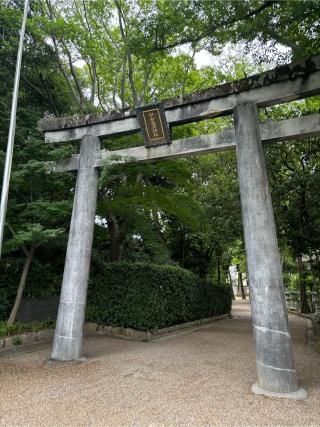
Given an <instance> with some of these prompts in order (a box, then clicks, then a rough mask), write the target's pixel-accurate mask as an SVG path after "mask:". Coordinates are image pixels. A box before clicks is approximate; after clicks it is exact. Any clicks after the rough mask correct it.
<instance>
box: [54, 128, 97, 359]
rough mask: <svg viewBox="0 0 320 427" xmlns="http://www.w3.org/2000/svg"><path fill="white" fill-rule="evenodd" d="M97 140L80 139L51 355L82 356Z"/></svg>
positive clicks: (94, 200) (91, 138) (93, 212)
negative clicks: (75, 181)
mask: <svg viewBox="0 0 320 427" xmlns="http://www.w3.org/2000/svg"><path fill="white" fill-rule="evenodd" d="M99 150H100V140H99V138H97V137H94V136H89V135H86V136H84V137H83V138H82V140H81V148H80V158H79V165H78V175H77V183H76V189H75V196H74V202H73V210H72V218H71V224H70V232H69V240H68V247H67V254H66V261H65V267H64V274H63V282H62V289H61V296H60V304H59V311H58V318H57V325H56V329H55V333H54V339H53V349H52V354H51V358H52V359H53V360H59V361H72V360H78V359H79V358H80V356H81V349H82V338H83V323H84V318H85V309H86V299H87V287H88V277H89V269H90V261H91V250H92V240H93V231H94V219H95V211H96V202H97V192H98V170H97V169H96V168H95V160H96V153H97V152H98V151H99Z"/></svg>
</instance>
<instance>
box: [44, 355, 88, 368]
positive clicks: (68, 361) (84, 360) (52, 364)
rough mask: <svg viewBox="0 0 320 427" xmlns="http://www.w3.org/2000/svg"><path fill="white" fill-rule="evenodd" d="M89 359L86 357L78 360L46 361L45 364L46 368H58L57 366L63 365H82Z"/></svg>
mask: <svg viewBox="0 0 320 427" xmlns="http://www.w3.org/2000/svg"><path fill="white" fill-rule="evenodd" d="M87 360H88V359H87V358H86V357H80V358H79V359H76V360H57V359H51V358H49V359H46V360H45V362H44V364H45V365H46V366H49V367H51V366H56V365H61V364H68V365H70V364H81V363H85V362H86V361H87Z"/></svg>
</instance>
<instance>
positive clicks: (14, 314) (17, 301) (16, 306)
mask: <svg viewBox="0 0 320 427" xmlns="http://www.w3.org/2000/svg"><path fill="white" fill-rule="evenodd" d="M35 249H36V246H35V245H32V246H31V248H30V250H29V252H28V254H27V257H26V260H25V263H24V266H23V270H22V274H21V278H20V283H19V286H18V290H17V295H16V299H15V301H14V305H13V308H12V310H11V313H10V316H9V319H8V322H7V324H8V325H12V324H13V322H14V321H15V320H16V317H17V313H18V310H19V307H20V304H21V300H22V295H23V291H24V288H25V287H26V282H27V277H28V273H29V269H30V265H31V262H32V259H33V256H34V252H35Z"/></svg>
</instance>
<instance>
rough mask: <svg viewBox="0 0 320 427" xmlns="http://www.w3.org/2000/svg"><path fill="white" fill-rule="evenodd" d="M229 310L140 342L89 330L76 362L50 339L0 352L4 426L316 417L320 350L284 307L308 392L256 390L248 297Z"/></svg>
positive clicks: (248, 422)
mask: <svg viewBox="0 0 320 427" xmlns="http://www.w3.org/2000/svg"><path fill="white" fill-rule="evenodd" d="M233 312H234V315H235V319H233V320H221V321H218V322H215V323H212V324H211V325H209V326H205V327H202V328H201V329H198V330H193V331H189V332H186V333H181V334H179V335H175V336H171V337H165V338H162V339H161V340H157V341H153V342H149V343H142V342H132V341H124V340H119V339H112V338H108V337H90V338H86V340H85V349H84V354H85V356H87V357H88V360H87V361H86V362H85V363H83V364H58V365H54V366H52V367H50V366H47V365H46V364H45V363H44V362H45V360H46V359H47V358H48V357H49V356H50V347H47V348H45V349H42V350H37V351H34V352H31V353H24V354H20V355H15V356H14V357H8V356H6V357H2V358H0V425H1V426H116V427H117V426H137V427H144V426H150V427H151V426H152V427H156V426H170V427H171V426H194V427H197V426H303V427H307V426H320V355H318V354H317V353H315V352H314V351H313V350H312V348H310V347H309V346H307V328H306V320H305V319H303V318H298V317H296V316H290V323H291V331H292V334H293V338H294V351H295V359H296V366H297V371H298V376H299V383H300V385H301V386H302V387H304V388H306V389H307V391H308V395H309V397H308V399H307V400H305V401H292V400H289V399H275V398H268V397H264V396H256V395H253V394H252V393H251V392H250V386H251V384H252V383H253V382H254V381H255V379H256V378H255V376H256V374H255V354H254V348H253V340H252V329H251V322H250V306H249V304H248V303H247V302H241V301H237V302H236V303H235V304H234V308H233Z"/></svg>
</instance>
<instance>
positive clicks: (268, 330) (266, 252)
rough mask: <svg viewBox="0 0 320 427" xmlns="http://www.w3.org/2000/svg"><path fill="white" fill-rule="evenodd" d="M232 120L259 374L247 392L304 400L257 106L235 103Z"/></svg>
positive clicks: (304, 392)
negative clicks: (287, 305)
mask: <svg viewBox="0 0 320 427" xmlns="http://www.w3.org/2000/svg"><path fill="white" fill-rule="evenodd" d="M234 118H235V136H236V152H237V164H238V175H239V185H240V197H241V208H242V218H243V228H244V240H245V247H246V257H247V266H248V276H249V283H250V295H251V311H252V323H253V333H254V339H255V345H256V367H257V375H258V382H257V383H256V384H253V386H252V388H251V390H252V391H253V392H254V393H256V394H264V395H270V396H276V397H288V398H293V399H298V400H299V399H305V398H306V397H307V394H306V391H305V390H304V389H302V388H300V389H299V388H298V385H297V375H296V370H295V364H294V359H293V351H292V343H291V334H290V330H289V322H288V314H287V307H286V302H285V297H284V288H283V281H282V272H281V265H280V254H279V249H278V243H277V235H276V227H275V221H274V214H273V209H272V202H271V195H270V190H269V184H268V178H267V172H266V166H265V160H264V155H263V148H262V143H261V137H260V130H259V121H258V109H257V107H256V104H255V103H253V102H247V103H241V104H238V105H237V106H236V107H235V109H234Z"/></svg>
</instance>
